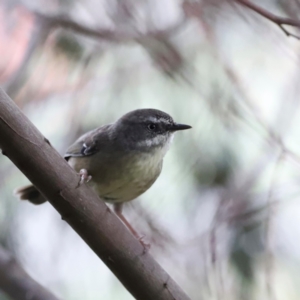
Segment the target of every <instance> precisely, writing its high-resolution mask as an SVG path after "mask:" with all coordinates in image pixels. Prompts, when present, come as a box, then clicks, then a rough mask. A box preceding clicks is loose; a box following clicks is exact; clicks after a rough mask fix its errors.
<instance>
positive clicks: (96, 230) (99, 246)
mask: <svg viewBox="0 0 300 300" xmlns="http://www.w3.org/2000/svg"><path fill="white" fill-rule="evenodd" d="M0 148H1V149H2V153H3V154H5V155H7V156H8V157H9V158H10V159H11V160H12V162H13V163H14V164H15V165H16V166H17V167H18V168H19V169H20V170H21V171H22V172H23V173H24V174H25V175H26V176H27V177H28V179H29V180H30V181H31V182H32V183H33V184H34V185H35V186H36V187H37V188H38V189H39V190H40V191H41V192H42V193H43V195H44V196H45V197H46V198H47V199H48V200H49V202H50V203H51V204H52V205H53V206H54V208H55V209H56V210H57V211H58V212H59V213H60V214H61V216H62V219H64V220H66V221H67V222H68V223H69V224H70V225H71V226H72V227H73V229H74V230H75V231H76V232H77V233H78V234H79V235H80V236H81V237H82V238H83V240H84V241H85V242H86V243H87V244H88V245H89V246H90V248H91V249H92V250H93V251H94V252H95V253H96V254H97V255H98V256H99V258H101V259H102V260H103V262H104V263H105V264H106V265H107V266H108V267H109V268H110V270H111V271H112V272H113V273H114V274H115V275H116V277H117V278H118V279H119V280H120V281H121V282H122V283H123V285H124V286H125V287H126V288H127V290H128V291H129V292H130V293H131V294H132V295H133V296H134V297H135V298H136V299H141V300H148V299H149V300H153V299H155V300H174V299H176V300H187V299H189V298H188V296H187V295H186V294H185V293H184V292H183V291H182V290H181V289H180V287H179V286H178V285H177V284H176V283H175V282H174V281H173V280H172V279H171V278H170V276H169V275H168V274H167V273H166V272H165V271H164V270H163V269H162V267H161V266H160V265H159V264H158V263H157V262H156V261H155V260H154V259H153V258H152V256H151V255H150V254H149V253H145V252H144V248H143V246H142V245H141V244H140V243H139V241H138V240H136V239H135V238H134V237H133V236H132V235H131V233H130V232H129V231H128V230H127V229H126V228H125V227H124V225H123V224H122V223H121V221H120V220H119V219H118V218H117V217H116V216H115V215H114V214H113V213H111V211H110V209H109V208H108V207H107V206H106V205H105V203H104V202H103V201H101V200H100V199H99V198H98V196H97V195H96V194H95V192H94V191H93V190H92V189H91V188H89V187H88V186H87V185H85V184H82V185H79V175H78V174H77V173H76V172H75V171H74V170H73V169H72V168H71V167H70V166H69V165H68V163H67V162H66V161H65V160H64V159H63V158H62V157H61V156H60V155H59V154H58V152H57V151H56V150H55V149H54V148H52V146H51V145H50V143H49V142H48V140H46V139H45V138H44V137H43V136H42V134H41V133H40V132H39V131H38V130H37V129H36V128H35V127H34V125H33V124H32V123H31V122H30V121H29V120H28V119H27V118H26V117H25V116H24V115H23V114H22V112H21V111H20V110H19V109H18V107H17V106H16V105H15V103H14V102H13V101H12V100H11V99H10V98H9V97H8V96H7V95H6V94H5V93H4V92H3V91H2V90H1V89H0Z"/></svg>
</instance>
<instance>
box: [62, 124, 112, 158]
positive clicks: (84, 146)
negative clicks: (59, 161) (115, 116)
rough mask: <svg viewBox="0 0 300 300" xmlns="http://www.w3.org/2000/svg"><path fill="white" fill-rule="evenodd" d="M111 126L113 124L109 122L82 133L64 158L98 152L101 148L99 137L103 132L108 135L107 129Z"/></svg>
mask: <svg viewBox="0 0 300 300" xmlns="http://www.w3.org/2000/svg"><path fill="white" fill-rule="evenodd" d="M110 126H111V124H107V125H104V126H101V127H99V128H96V129H94V130H91V131H89V132H87V133H86V134H84V135H82V136H81V137H80V138H79V139H78V140H77V141H76V142H75V143H74V144H72V145H71V146H70V147H69V148H68V150H67V151H66V154H65V155H64V158H65V159H66V160H68V159H69V158H70V157H74V156H76V157H78V156H89V155H93V154H95V153H97V152H98V151H99V150H100V139H99V137H100V136H101V135H103V134H104V135H106V134H107V133H106V131H107V129H108V128H109V127H110Z"/></svg>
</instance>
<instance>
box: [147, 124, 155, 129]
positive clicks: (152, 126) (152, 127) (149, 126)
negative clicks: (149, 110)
mask: <svg viewBox="0 0 300 300" xmlns="http://www.w3.org/2000/svg"><path fill="white" fill-rule="evenodd" d="M155 128H156V125H155V124H153V123H150V124H149V125H148V129H149V130H154V129H155Z"/></svg>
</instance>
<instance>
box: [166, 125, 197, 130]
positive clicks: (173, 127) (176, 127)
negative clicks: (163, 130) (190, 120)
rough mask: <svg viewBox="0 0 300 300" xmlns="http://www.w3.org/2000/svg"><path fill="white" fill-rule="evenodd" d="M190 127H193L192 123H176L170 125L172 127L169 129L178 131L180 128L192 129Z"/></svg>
mask: <svg viewBox="0 0 300 300" xmlns="http://www.w3.org/2000/svg"><path fill="white" fill-rule="evenodd" d="M190 128H192V126H190V125H185V124H177V123H174V124H172V125H170V127H169V128H168V129H169V131H178V130H186V129H190Z"/></svg>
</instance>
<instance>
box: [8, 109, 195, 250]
mask: <svg viewBox="0 0 300 300" xmlns="http://www.w3.org/2000/svg"><path fill="white" fill-rule="evenodd" d="M190 128H192V127H191V126H189V125H185V124H179V123H176V122H175V121H174V120H173V118H172V117H171V116H170V115H169V114H167V113H165V112H163V111H160V110H157V109H151V108H148V109H137V110H133V111H130V112H128V113H127V114H125V115H123V116H122V117H120V118H119V119H118V120H117V121H116V122H114V123H111V124H107V125H103V126H101V127H98V128H96V129H94V130H91V131H89V132H87V133H86V134H84V135H82V136H81V137H79V138H78V139H77V140H76V141H75V142H74V144H72V145H71V146H70V147H69V148H68V149H67V151H66V154H65V155H64V158H65V159H66V160H67V162H68V163H69V165H70V166H71V167H72V168H74V169H75V171H76V172H78V173H79V174H80V178H81V179H80V182H81V184H82V183H84V182H85V183H86V184H88V185H90V186H91V187H92V188H93V189H94V190H95V191H96V193H97V194H98V196H99V198H100V199H101V200H103V201H105V202H107V203H110V204H112V206H113V210H114V212H115V214H116V215H117V216H118V217H119V219H120V220H121V221H122V222H123V223H124V225H125V226H126V227H127V228H128V229H129V231H130V232H131V233H132V234H133V235H134V236H135V237H136V238H137V239H138V240H139V241H140V242H141V243H142V245H143V246H145V247H148V246H149V244H147V243H146V242H145V241H144V240H143V236H140V235H139V233H138V232H137V231H136V230H135V229H134V228H133V227H132V226H131V224H130V223H129V221H128V220H127V219H126V218H125V216H124V215H123V213H122V210H123V204H124V203H126V202H129V201H131V200H134V199H136V198H137V197H138V196H140V195H141V194H143V193H144V192H146V191H147V190H148V189H149V188H150V187H151V186H152V185H153V183H154V182H155V181H156V179H157V178H158V176H159V175H160V173H161V170H162V166H163V159H164V156H165V154H166V153H167V151H168V150H169V147H170V144H171V142H172V140H173V137H174V133H175V132H176V131H180V130H186V129H190ZM14 194H15V195H16V196H17V197H19V198H20V199H21V200H28V201H29V202H31V203H33V204H42V203H44V202H46V201H47V199H46V198H44V196H43V195H42V194H41V193H40V192H39V191H38V190H37V189H36V188H35V186H34V185H28V186H25V187H21V188H19V189H17V190H15V192H14Z"/></svg>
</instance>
